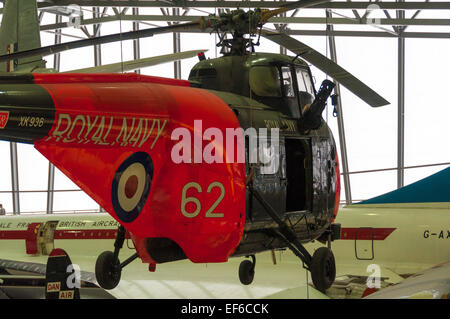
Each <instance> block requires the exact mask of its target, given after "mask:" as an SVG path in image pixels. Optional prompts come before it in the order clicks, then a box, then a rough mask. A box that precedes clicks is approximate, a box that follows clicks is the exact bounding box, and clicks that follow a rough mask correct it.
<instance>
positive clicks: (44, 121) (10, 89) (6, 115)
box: [0, 75, 55, 144]
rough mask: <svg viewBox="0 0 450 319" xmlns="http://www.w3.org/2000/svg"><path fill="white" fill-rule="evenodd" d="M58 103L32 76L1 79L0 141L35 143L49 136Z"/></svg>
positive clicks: (4, 77)
mask: <svg viewBox="0 0 450 319" xmlns="http://www.w3.org/2000/svg"><path fill="white" fill-rule="evenodd" d="M54 117H55V107H54V102H53V99H52V97H51V96H50V94H49V93H48V92H47V90H45V89H44V88H43V87H41V86H40V85H37V84H34V82H33V78H32V76H31V75H23V76H10V75H8V76H0V140H5V141H13V142H22V143H30V144H32V143H33V142H34V141H36V140H39V139H41V138H43V137H45V136H47V134H48V132H49V131H50V129H51V127H52V125H53V121H54Z"/></svg>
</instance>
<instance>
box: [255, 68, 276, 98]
mask: <svg viewBox="0 0 450 319" xmlns="http://www.w3.org/2000/svg"><path fill="white" fill-rule="evenodd" d="M249 82H250V88H251V90H252V91H253V92H254V93H255V94H256V95H258V96H265V97H280V96H281V88H280V76H279V73H278V69H277V68H276V67H274V66H254V67H252V68H251V69H250V74H249Z"/></svg>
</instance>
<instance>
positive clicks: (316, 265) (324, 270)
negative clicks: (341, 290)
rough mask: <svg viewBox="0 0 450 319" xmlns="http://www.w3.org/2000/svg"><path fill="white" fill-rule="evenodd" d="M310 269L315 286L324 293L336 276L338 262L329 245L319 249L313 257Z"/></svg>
mask: <svg viewBox="0 0 450 319" xmlns="http://www.w3.org/2000/svg"><path fill="white" fill-rule="evenodd" d="M310 270H311V277H312V281H313V283H314V286H315V287H316V288H317V290H319V291H321V292H323V293H324V292H325V290H327V289H328V288H330V287H331V285H332V284H333V282H334V279H335V278H336V263H335V261H334V255H333V252H332V251H331V249H329V248H328V247H320V248H319V249H317V250H316V251H315V252H314V255H313V257H312V261H311V267H310Z"/></svg>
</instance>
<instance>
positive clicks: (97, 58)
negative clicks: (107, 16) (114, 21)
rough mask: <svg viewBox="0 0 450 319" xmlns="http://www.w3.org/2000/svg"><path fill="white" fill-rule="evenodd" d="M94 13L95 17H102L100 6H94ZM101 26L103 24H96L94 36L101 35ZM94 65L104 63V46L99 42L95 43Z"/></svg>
mask: <svg viewBox="0 0 450 319" xmlns="http://www.w3.org/2000/svg"><path fill="white" fill-rule="evenodd" d="M92 15H93V17H94V19H97V18H100V17H101V15H100V9H99V8H98V7H93V8H92ZM100 28H101V24H95V25H94V35H93V36H94V37H99V36H100ZM94 65H95V66H100V65H102V48H101V44H97V45H94Z"/></svg>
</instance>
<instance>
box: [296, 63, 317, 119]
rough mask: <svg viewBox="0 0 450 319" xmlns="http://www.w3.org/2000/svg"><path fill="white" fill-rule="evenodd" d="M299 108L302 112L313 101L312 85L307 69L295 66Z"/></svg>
mask: <svg viewBox="0 0 450 319" xmlns="http://www.w3.org/2000/svg"><path fill="white" fill-rule="evenodd" d="M295 72H296V73H297V83H298V91H299V98H300V110H301V112H302V114H304V113H305V112H306V111H307V110H308V109H309V107H310V106H311V104H312V102H313V101H314V87H313V84H312V81H311V77H310V76H309V73H308V71H307V70H304V69H301V68H296V69H295Z"/></svg>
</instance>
